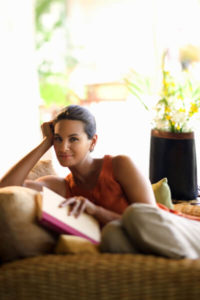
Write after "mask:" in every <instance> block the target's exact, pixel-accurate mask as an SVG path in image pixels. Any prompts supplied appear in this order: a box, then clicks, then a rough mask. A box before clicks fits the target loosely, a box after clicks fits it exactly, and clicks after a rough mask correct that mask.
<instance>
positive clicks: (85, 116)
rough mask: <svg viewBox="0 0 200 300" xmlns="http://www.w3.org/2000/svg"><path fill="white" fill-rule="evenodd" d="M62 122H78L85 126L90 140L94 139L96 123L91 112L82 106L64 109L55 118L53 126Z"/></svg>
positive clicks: (71, 106) (70, 106)
mask: <svg viewBox="0 0 200 300" xmlns="http://www.w3.org/2000/svg"><path fill="white" fill-rule="evenodd" d="M61 120H77V121H82V122H83V123H84V124H85V127H84V129H85V133H86V134H87V136H88V138H89V139H92V137H93V136H94V134H95V133H96V121H95V118H94V116H93V115H92V114H91V112H90V111H89V110H88V109H86V108H85V107H82V106H80V105H69V106H67V107H65V108H64V109H62V111H61V112H59V113H58V115H57V116H56V117H55V119H54V121H53V125H54V126H55V124H56V123H58V122H59V121H61Z"/></svg>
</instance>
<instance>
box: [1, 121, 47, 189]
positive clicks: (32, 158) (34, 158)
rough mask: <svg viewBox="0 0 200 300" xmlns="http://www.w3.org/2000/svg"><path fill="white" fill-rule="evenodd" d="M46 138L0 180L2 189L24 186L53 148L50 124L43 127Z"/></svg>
mask: <svg viewBox="0 0 200 300" xmlns="http://www.w3.org/2000/svg"><path fill="white" fill-rule="evenodd" d="M42 131H43V135H44V138H43V140H42V142H41V143H40V144H39V145H38V146H37V147H36V148H34V149H33V150H32V151H31V152H29V153H28V154H27V155H26V156H25V157H24V158H22V159H21V160H20V161H19V162H18V163H17V164H16V165H14V166H13V167H12V168H11V169H10V170H9V171H8V172H7V173H6V174H5V175H4V176H3V177H2V178H1V180H0V187H4V186H9V185H19V186H20V185H23V183H24V180H25V178H26V177H27V175H28V173H29V172H30V170H31V169H32V168H33V166H34V165H35V164H36V163H37V162H38V160H39V159H40V158H41V157H42V155H43V154H44V153H45V152H46V151H47V150H48V149H49V148H50V147H51V145H52V142H53V134H52V132H51V128H50V122H49V123H44V124H43V126H42Z"/></svg>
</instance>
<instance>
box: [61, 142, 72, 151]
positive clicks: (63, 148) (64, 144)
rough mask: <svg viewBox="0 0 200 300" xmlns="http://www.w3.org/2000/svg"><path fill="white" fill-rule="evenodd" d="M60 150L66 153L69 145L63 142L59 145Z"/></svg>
mask: <svg viewBox="0 0 200 300" xmlns="http://www.w3.org/2000/svg"><path fill="white" fill-rule="evenodd" d="M61 148H62V150H63V151H67V150H69V149H70V145H69V143H68V142H67V141H63V142H62V145H61Z"/></svg>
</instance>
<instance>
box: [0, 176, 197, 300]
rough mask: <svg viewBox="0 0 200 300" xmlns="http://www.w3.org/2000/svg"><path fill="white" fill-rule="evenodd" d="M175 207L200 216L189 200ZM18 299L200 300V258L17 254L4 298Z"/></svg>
mask: <svg viewBox="0 0 200 300" xmlns="http://www.w3.org/2000/svg"><path fill="white" fill-rule="evenodd" d="M39 175H40V174H39ZM174 208H175V209H177V210H179V211H181V212H184V213H188V214H192V215H196V216H200V207H199V206H197V205H196V206H195V205H190V204H189V203H187V202H186V203H180V204H175V205H174ZM2 230H3V229H2V227H1V229H0V231H2ZM8 230H9V228H8ZM47 234H49V233H47ZM2 236H4V235H2ZM6 238H7V237H6ZM51 238H53V237H51ZM55 241H56V242H57V238H55ZM2 243H3V242H2ZM8 243H9V241H8ZM6 245H8V244H6ZM6 245H5V247H6ZM1 247H2V246H1V244H0V248H1ZM5 247H4V248H5ZM8 248H9V247H7V249H8ZM8 250H9V249H8ZM18 299H19V300H32V299H33V300H36V299H40V300H47V299H48V300H59V299H61V300H62V299H66V300H77V299H85V300H86V299H91V300H97V299H98V300H101V299H102V300H103V299H106V300H107V299H108V300H112V299H113V300H118V299H120V300H122V299H123V300H129V299H130V300H133V299H136V300H150V299H152V300H156V299H170V300H173V299H180V300H193V299H195V300H199V299H200V259H198V260H190V259H180V260H173V259H168V258H163V257H156V256H153V255H141V254H109V253H101V252H99V251H94V252H91V251H87V250H86V251H68V252H67V253H62V251H60V252H59V251H57V252H55V251H50V252H48V251H47V252H45V251H44V252H43V253H42V252H41V253H38V254H35V255H30V256H27V257H23V256H22V257H16V258H15V259H10V260H8V261H2V262H1V265H0V300H18Z"/></svg>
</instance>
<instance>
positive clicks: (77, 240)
mask: <svg viewBox="0 0 200 300" xmlns="http://www.w3.org/2000/svg"><path fill="white" fill-rule="evenodd" d="M54 252H55V253H56V254H67V253H72V254H78V253H91V254H95V253H99V249H98V245H96V244H93V243H92V242H90V241H89V240H87V239H85V238H82V237H79V236H74V235H66V234H61V235H60V237H59V240H58V242H57V245H56V247H55V249H54Z"/></svg>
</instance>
